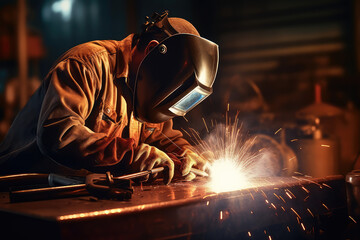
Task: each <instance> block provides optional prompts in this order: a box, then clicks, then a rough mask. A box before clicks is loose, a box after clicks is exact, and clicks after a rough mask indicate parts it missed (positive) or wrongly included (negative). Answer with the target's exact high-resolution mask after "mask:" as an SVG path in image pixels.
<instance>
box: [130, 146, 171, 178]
mask: <svg viewBox="0 0 360 240" xmlns="http://www.w3.org/2000/svg"><path fill="white" fill-rule="evenodd" d="M131 165H132V169H133V171H134V172H137V171H145V170H151V169H153V168H154V167H165V170H164V182H165V184H169V183H170V182H171V180H172V178H173V177H174V162H173V161H172V160H171V159H170V158H169V156H168V155H167V154H166V153H164V152H163V151H161V150H159V149H157V148H156V147H153V146H150V145H148V144H146V143H142V144H140V145H139V147H138V148H137V149H136V151H135V157H134V161H133V163H132V164H131ZM153 177H156V176H153ZM147 180H148V177H147V178H145V179H144V181H147Z"/></svg>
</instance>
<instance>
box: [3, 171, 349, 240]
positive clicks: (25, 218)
mask: <svg viewBox="0 0 360 240" xmlns="http://www.w3.org/2000/svg"><path fill="white" fill-rule="evenodd" d="M257 181H258V182H259V183H261V184H260V185H259V186H257V187H254V186H253V187H251V188H247V189H242V190H238V191H232V192H223V193H214V192H212V191H211V190H210V188H209V187H208V186H207V184H206V183H207V182H206V180H205V179H200V180H198V181H195V182H175V183H172V184H170V185H168V186H164V185H162V184H160V183H159V184H155V185H148V186H136V187H135V189H134V194H133V197H132V199H131V200H129V201H113V200H96V199H95V200H94V199H93V198H91V197H89V196H82V197H74V198H64V199H53V200H44V201H34V202H23V203H10V202H9V197H8V194H7V193H1V195H0V220H1V222H2V224H1V232H2V234H5V235H7V236H10V235H11V236H13V238H17V237H26V238H28V237H29V236H32V237H38V238H47V239H154V238H155V239H189V238H191V239H269V240H275V239H320V238H321V239H326V237H330V236H332V237H334V236H335V237H336V236H341V234H342V233H343V231H344V229H345V227H346V223H347V221H348V215H347V207H346V194H345V181H344V179H343V177H342V176H332V177H327V178H321V179H311V178H263V179H258V180H257ZM8 234H10V235H8Z"/></svg>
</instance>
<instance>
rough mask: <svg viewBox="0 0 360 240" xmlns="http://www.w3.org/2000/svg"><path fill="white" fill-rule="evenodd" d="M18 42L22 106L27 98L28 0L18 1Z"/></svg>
mask: <svg viewBox="0 0 360 240" xmlns="http://www.w3.org/2000/svg"><path fill="white" fill-rule="evenodd" d="M17 4H18V5H17V8H18V16H17V20H18V21H17V43H18V49H17V50H18V53H17V54H18V72H19V79H18V81H19V85H18V89H19V100H20V107H21V108H22V107H24V106H25V104H26V102H27V98H28V93H27V74H28V57H27V42H26V41H27V31H26V0H18V2H17Z"/></svg>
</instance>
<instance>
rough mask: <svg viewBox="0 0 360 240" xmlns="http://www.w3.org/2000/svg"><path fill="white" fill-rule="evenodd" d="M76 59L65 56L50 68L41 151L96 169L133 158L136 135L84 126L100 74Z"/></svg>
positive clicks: (63, 161) (62, 161)
mask: <svg viewBox="0 0 360 240" xmlns="http://www.w3.org/2000/svg"><path fill="white" fill-rule="evenodd" d="M90 69H91V68H90V67H86V65H85V63H82V62H79V61H77V60H66V61H63V62H60V63H58V65H57V66H56V67H55V68H54V69H53V70H52V72H50V74H49V76H48V77H47V79H46V81H47V82H46V84H47V85H48V86H47V88H46V89H47V90H46V93H45V96H44V101H43V104H42V107H41V112H40V116H39V121H38V129H37V139H38V140H37V141H38V146H39V148H40V151H41V152H42V153H43V154H44V155H46V156H48V157H50V158H51V159H53V160H55V161H56V162H58V163H60V164H63V165H65V166H68V167H71V168H75V169H79V168H85V169H88V170H90V171H91V170H93V169H94V168H96V167H102V166H113V165H116V164H118V163H119V162H120V161H122V159H126V160H123V161H122V162H121V164H125V166H126V163H128V162H129V161H131V158H132V156H133V148H134V141H133V139H123V138H119V137H110V136H107V135H106V134H105V133H95V132H93V131H92V130H91V129H89V128H88V127H86V126H85V122H86V119H87V118H88V116H89V115H90V113H91V110H92V107H93V106H94V103H95V100H96V96H97V95H98V94H99V91H100V89H101V78H100V77H98V76H97V75H96V74H94V72H92V71H91V70H90Z"/></svg>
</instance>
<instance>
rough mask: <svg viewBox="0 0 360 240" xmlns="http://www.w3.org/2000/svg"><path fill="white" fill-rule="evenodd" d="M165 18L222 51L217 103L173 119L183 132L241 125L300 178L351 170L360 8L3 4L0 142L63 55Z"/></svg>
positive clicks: (115, 0)
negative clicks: (181, 22)
mask: <svg viewBox="0 0 360 240" xmlns="http://www.w3.org/2000/svg"><path fill="white" fill-rule="evenodd" d="M164 10H169V12H170V16H172V17H182V18H185V19H187V20H189V21H190V22H192V23H193V24H194V25H195V26H196V27H197V29H198V30H199V32H200V34H201V35H202V36H203V37H205V38H208V39H210V40H212V41H214V42H216V43H218V44H219V47H220V64H219V72H218V77H217V80H216V82H215V86H214V94H213V95H212V96H210V97H209V98H208V99H207V100H206V101H205V102H204V103H203V104H200V105H199V106H198V107H197V108H195V109H194V110H193V111H192V112H190V113H189V114H188V115H187V116H186V119H185V118H177V119H175V120H174V121H175V124H176V126H177V128H179V129H181V128H182V129H184V130H186V129H188V128H194V129H196V130H197V131H198V132H199V134H200V135H201V136H203V135H204V134H206V132H207V131H208V130H209V128H212V127H214V126H215V125H216V124H217V123H219V122H223V123H225V122H227V123H231V121H233V122H234V120H235V118H237V119H239V120H240V121H241V122H242V123H243V127H244V128H245V129H246V130H247V131H248V132H250V133H254V134H264V135H267V136H271V137H272V138H274V139H275V140H276V141H277V144H279V146H282V149H290V151H293V152H294V153H295V154H296V158H298V159H299V169H300V170H301V171H303V172H306V173H309V174H312V175H314V176H317V175H318V176H321V175H323V174H332V173H342V174H345V173H346V172H348V171H349V170H350V169H352V168H353V167H354V163H355V160H356V159H357V156H358V153H359V145H360V140H359V139H360V126H359V124H360V114H359V110H358V109H359V105H360V98H359V91H360V84H359V71H360V62H359V57H360V48H359V46H360V44H359V43H360V28H359V24H360V14H359V13H360V1H359V0H317V1H313V0H302V1H288V0H256V1H254V0H197V1H194V0H181V1H175V0H1V2H0V140H1V139H2V138H3V137H4V136H5V134H6V132H7V130H8V129H9V127H10V125H11V122H12V120H13V119H14V117H15V116H16V113H17V112H18V111H19V109H21V108H22V107H23V106H24V104H26V101H27V100H28V98H29V97H30V96H31V94H32V93H33V92H34V91H35V90H36V88H37V87H38V86H39V84H40V83H41V81H42V79H43V78H44V77H45V75H46V74H47V72H48V70H49V69H50V67H51V66H52V64H53V63H54V61H55V60H56V59H57V58H58V57H59V56H60V55H61V54H62V53H64V52H65V51H66V50H68V49H69V48H71V47H73V46H75V45H77V44H80V43H84V42H87V41H91V40H101V39H115V40H121V39H123V38H125V37H126V36H127V35H128V34H130V33H133V32H137V31H138V30H139V29H140V26H141V24H142V23H143V22H144V18H145V16H149V15H151V14H152V13H153V12H154V11H157V12H162V11H164ZM231 119H232V120H231ZM185 137H187V136H186V134H185ZM285 147H286V148H285ZM283 152H284V153H283V154H284V155H286V154H289V152H286V151H285V150H284V151H283ZM314 160H316V161H318V162H319V163H320V164H319V166H320V167H317V168H316V169H315V171H314V170H313V169H314V167H313V166H314V164H313V161H314ZM325 166H327V167H325ZM329 166H330V167H329ZM324 168H325V170H322V169H324Z"/></svg>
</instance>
